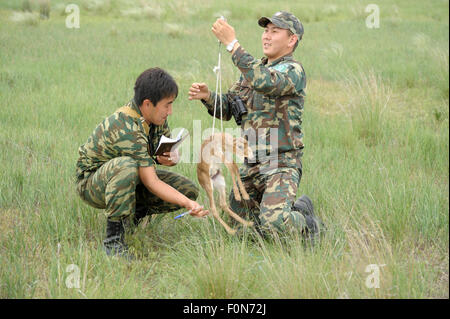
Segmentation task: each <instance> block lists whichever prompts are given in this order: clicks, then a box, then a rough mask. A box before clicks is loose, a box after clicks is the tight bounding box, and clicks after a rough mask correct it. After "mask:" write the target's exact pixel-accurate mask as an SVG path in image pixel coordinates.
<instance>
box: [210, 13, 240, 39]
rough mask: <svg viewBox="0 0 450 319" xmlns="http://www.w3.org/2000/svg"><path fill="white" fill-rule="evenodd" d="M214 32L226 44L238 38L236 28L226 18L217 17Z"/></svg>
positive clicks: (213, 27)
mask: <svg viewBox="0 0 450 319" xmlns="http://www.w3.org/2000/svg"><path fill="white" fill-rule="evenodd" d="M211 30H212V32H213V33H214V35H215V36H216V37H217V39H219V41H220V42H222V43H223V44H224V45H228V44H230V43H231V41H233V40H234V39H236V33H235V32H234V28H233V27H232V26H231V25H229V24H228V22H226V21H225V20H224V19H217V20H216V22H214V24H213V26H212V29H211Z"/></svg>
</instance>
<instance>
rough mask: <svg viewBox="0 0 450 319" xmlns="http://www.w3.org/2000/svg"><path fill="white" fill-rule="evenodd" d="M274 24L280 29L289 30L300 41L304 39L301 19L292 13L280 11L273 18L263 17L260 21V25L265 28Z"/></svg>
mask: <svg viewBox="0 0 450 319" xmlns="http://www.w3.org/2000/svg"><path fill="white" fill-rule="evenodd" d="M270 22H272V23H273V24H274V25H276V26H277V27H279V28H282V29H288V30H290V31H291V32H292V33H293V34H295V35H296V36H297V38H298V41H300V40H301V39H302V37H303V25H302V23H301V22H300V20H299V19H297V17H296V16H295V15H293V14H292V13H289V12H286V11H278V12H277V13H275V14H274V15H273V16H272V18H267V17H261V18H259V20H258V24H259V25H260V26H261V27H263V28H265V27H266V25H267V24H268V23H270Z"/></svg>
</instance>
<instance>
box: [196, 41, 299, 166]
mask: <svg viewBox="0 0 450 319" xmlns="http://www.w3.org/2000/svg"><path fill="white" fill-rule="evenodd" d="M232 60H233V63H234V64H235V65H236V66H237V67H238V68H239V70H240V71H241V76H240V79H239V80H238V81H237V82H236V83H235V84H234V85H233V86H232V87H231V89H230V90H229V91H228V92H227V93H226V94H222V96H221V97H220V98H221V99H222V116H223V119H224V120H227V121H228V120H230V119H231V117H232V112H231V102H232V101H233V98H234V97H235V96H236V95H238V96H239V97H240V98H241V99H242V101H243V102H244V104H245V105H246V106H247V111H248V114H247V115H244V116H243V117H242V124H241V128H242V130H243V134H244V135H246V136H247V139H248V140H249V145H250V146H251V147H252V150H253V153H254V154H256V155H257V156H256V158H254V159H249V161H248V162H249V163H252V162H256V163H264V162H267V160H268V159H269V158H270V159H271V160H272V159H273V158H274V157H275V158H277V159H278V166H280V167H283V166H285V167H299V166H300V165H301V164H300V158H301V156H302V151H301V150H302V149H303V142H302V137H303V133H302V129H301V124H302V119H301V117H302V111H303V103H304V98H305V96H306V93H305V88H306V75H305V71H304V70H303V67H302V65H301V64H300V63H299V62H297V61H295V60H294V59H293V57H292V55H286V56H284V57H281V58H280V59H277V60H276V61H273V62H272V63H270V64H267V58H262V59H261V60H256V59H255V58H253V57H252V56H251V55H250V54H249V53H247V52H246V51H245V50H244V49H243V48H242V47H239V48H238V49H237V50H236V51H235V52H234V53H233V56H232ZM215 98H216V92H211V96H210V98H209V99H208V100H202V102H203V104H204V105H205V106H206V107H207V109H208V112H209V113H210V114H211V115H213V114H214V113H213V112H214V101H215ZM218 98H219V97H218ZM219 103H220V102H219V100H218V101H217V103H216V117H217V118H220V110H219ZM271 129H272V130H271ZM275 133H278V134H275ZM252 134H253V135H254V134H256V135H257V137H256V138H255V137H254V136H253V137H251V136H250V135H252ZM271 135H272V140H271Z"/></svg>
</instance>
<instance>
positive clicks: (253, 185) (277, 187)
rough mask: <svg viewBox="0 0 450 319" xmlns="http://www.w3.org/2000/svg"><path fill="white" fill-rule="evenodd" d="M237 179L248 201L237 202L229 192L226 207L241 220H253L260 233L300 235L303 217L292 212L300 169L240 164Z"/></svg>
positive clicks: (304, 221) (304, 223) (303, 223)
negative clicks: (295, 233)
mask: <svg viewBox="0 0 450 319" xmlns="http://www.w3.org/2000/svg"><path fill="white" fill-rule="evenodd" d="M239 173H240V177H241V180H242V183H243V184H244V186H245V189H246V190H247V192H248V194H249V196H250V201H244V200H242V201H240V202H239V201H237V200H236V199H235V198H234V194H233V192H231V193H230V198H229V199H230V208H231V209H232V210H233V211H234V212H236V213H237V214H239V215H240V216H241V217H244V218H247V219H249V220H253V221H254V222H255V224H256V227H257V228H258V229H259V230H260V231H262V232H263V233H267V232H277V233H280V232H281V233H284V232H302V231H303V230H304V229H305V227H306V220H305V217H304V216H303V215H302V214H301V213H300V212H298V211H295V210H292V205H293V203H294V202H295V200H296V196H297V189H298V187H299V184H300V180H301V177H302V168H301V167H300V168H289V167H280V168H272V169H270V168H269V169H266V168H264V169H263V168H262V167H261V166H260V165H256V166H248V165H242V166H241V168H240V171H239Z"/></svg>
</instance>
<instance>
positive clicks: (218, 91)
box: [212, 41, 223, 135]
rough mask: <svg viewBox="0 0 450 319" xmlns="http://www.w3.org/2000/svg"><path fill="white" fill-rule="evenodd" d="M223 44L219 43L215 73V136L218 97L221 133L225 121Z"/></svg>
mask: <svg viewBox="0 0 450 319" xmlns="http://www.w3.org/2000/svg"><path fill="white" fill-rule="evenodd" d="M221 44H222V43H221V42H220V41H219V60H218V62H217V65H216V66H215V67H214V69H213V71H214V73H216V89H215V92H216V95H215V96H214V115H213V127H212V134H213V135H214V129H215V125H216V110H217V96H219V98H220V101H219V108H220V131H221V132H223V120H222V68H221V56H222V54H221V52H220V49H221Z"/></svg>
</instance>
